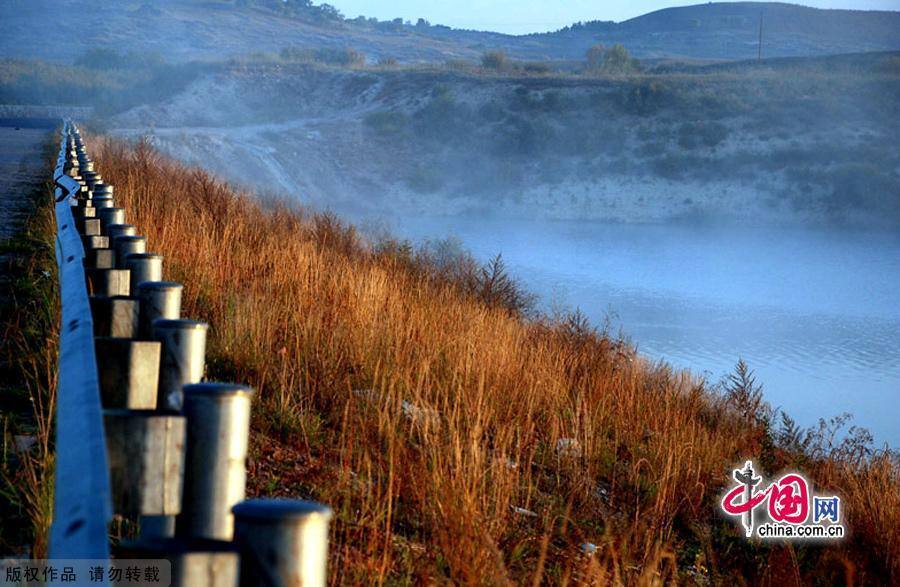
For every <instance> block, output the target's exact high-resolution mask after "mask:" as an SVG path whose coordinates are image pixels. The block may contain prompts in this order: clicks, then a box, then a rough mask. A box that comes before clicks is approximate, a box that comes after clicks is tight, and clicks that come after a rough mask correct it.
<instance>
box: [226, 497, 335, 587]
mask: <svg viewBox="0 0 900 587" xmlns="http://www.w3.org/2000/svg"><path fill="white" fill-rule="evenodd" d="M233 511H234V542H235V544H236V545H237V547H238V549H239V551H240V553H241V585H242V587H245V586H248V585H303V587H310V586H314V587H324V586H325V584H326V579H327V562H328V523H329V521H330V520H331V509H330V508H328V507H326V506H324V505H321V504H319V503H316V502H311V501H300V500H288V499H253V500H248V501H244V502H242V503H239V504H238V505H236V506H234V509H233Z"/></svg>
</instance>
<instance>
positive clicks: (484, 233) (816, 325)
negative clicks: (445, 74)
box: [389, 217, 900, 447]
mask: <svg viewBox="0 0 900 587" xmlns="http://www.w3.org/2000/svg"><path fill="white" fill-rule="evenodd" d="M389 227H390V229H391V230H392V231H393V232H394V233H395V234H398V235H400V236H403V237H404V238H409V239H412V240H414V241H419V242H421V241H422V240H424V239H435V238H442V237H447V236H453V237H456V238H459V239H460V240H461V241H462V243H463V245H464V246H465V247H466V248H467V249H469V250H470V251H472V252H473V253H474V254H475V255H476V256H477V257H479V258H480V259H487V258H489V257H491V256H493V255H495V254H496V253H498V252H500V253H502V254H503V257H504V259H505V260H506V262H507V265H508V266H509V268H510V269H511V270H512V272H513V273H514V274H515V275H516V276H517V277H519V278H520V279H521V280H522V281H523V282H524V283H525V284H526V285H527V286H528V287H529V288H530V289H531V290H532V291H534V292H536V293H538V294H540V295H541V304H542V306H543V307H544V308H545V309H550V308H553V307H554V306H556V307H562V308H565V309H574V308H576V307H577V308H580V309H581V310H582V311H583V312H585V313H586V314H587V315H588V316H590V317H591V318H592V319H593V320H594V321H595V322H596V323H598V324H601V323H603V322H604V321H605V320H606V319H607V318H609V319H610V320H611V325H612V327H613V328H614V331H618V330H619V329H621V331H622V333H624V334H625V335H626V336H627V337H628V338H630V339H631V340H632V342H634V343H635V344H636V345H637V346H638V348H639V350H640V351H641V352H642V353H644V354H645V355H648V356H651V357H654V358H659V359H665V360H667V361H670V362H671V363H673V364H674V365H677V366H681V367H687V368H690V369H692V370H694V371H696V372H698V373H706V374H707V375H708V376H709V377H710V379H713V380H718V379H719V377H721V376H722V375H724V374H726V373H727V372H730V371H731V370H732V369H733V367H734V364H735V363H736V362H737V360H738V358H739V357H743V358H744V360H745V361H747V362H748V363H749V365H750V367H751V368H752V369H753V370H754V371H755V372H756V375H757V379H758V380H759V381H760V382H761V383H762V384H763V386H764V390H765V394H766V397H767V399H768V400H769V402H770V403H772V405H774V406H776V407H781V408H782V409H784V410H785V411H787V412H788V413H789V414H791V415H792V416H793V417H795V418H796V419H797V420H798V421H800V422H801V423H802V424H804V425H812V424H814V423H815V422H816V421H817V420H818V418H820V417H831V416H834V415H837V414H840V413H842V412H851V413H852V414H853V415H854V420H853V423H855V424H858V425H862V426H865V427H867V428H869V429H870V430H871V431H872V432H873V434H874V435H875V439H876V442H879V443H884V442H888V443H890V444H891V445H892V446H894V447H898V446H900V425H898V419H900V293H898V292H900V236H898V235H894V234H888V233H876V234H872V233H862V232H833V231H826V230H813V229H785V228H778V229H775V228H765V229H749V228H734V227H730V228H723V227H710V226H684V225H674V226H673V225H621V224H603V223H589V222H528V221H525V222H523V221H509V220H489V219H472V218H459V217H455V218H453V217H451V218H447V217H441V218H415V219H409V218H407V219H395V220H392V221H390V223H389Z"/></svg>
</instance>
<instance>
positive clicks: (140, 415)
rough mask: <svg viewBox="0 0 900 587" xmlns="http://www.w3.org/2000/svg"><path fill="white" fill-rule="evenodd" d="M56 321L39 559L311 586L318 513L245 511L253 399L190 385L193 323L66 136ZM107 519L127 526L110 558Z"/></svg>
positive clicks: (202, 337) (223, 581)
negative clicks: (131, 529) (47, 492)
mask: <svg viewBox="0 0 900 587" xmlns="http://www.w3.org/2000/svg"><path fill="white" fill-rule="evenodd" d="M54 180H55V181H56V185H57V186H58V187H57V189H56V221H57V239H56V251H57V261H58V263H59V275H60V291H61V300H62V323H61V325H60V326H61V328H60V358H59V389H58V396H57V413H56V418H57V442H56V451H57V453H56V459H57V463H56V479H55V498H54V521H53V525H52V528H51V540H50V556H51V558H52V559H54V560H56V559H70V560H71V559H82V560H86V559H90V560H91V561H92V562H94V563H96V562H97V561H108V560H109V559H110V555H111V554H112V555H113V557H123V558H129V559H140V558H147V557H150V558H165V559H168V560H169V561H170V562H171V564H172V566H171V568H172V574H171V579H172V582H173V584H175V585H190V586H191V587H194V586H198V587H202V586H203V585H216V586H217V587H219V586H226V585H235V586H237V585H241V586H249V585H324V584H325V582H326V561H327V558H328V557H327V554H328V546H327V545H328V524H329V520H330V517H331V510H330V509H328V508H327V507H326V506H323V505H320V504H317V503H314V502H308V501H302V500H283V499H278V500H267V499H251V500H245V499H244V497H245V485H246V466H245V461H246V456H247V445H248V436H249V427H250V403H251V397H252V394H253V392H252V390H251V389H250V388H248V387H247V386H244V385H239V384H233V383H214V382H202V381H201V380H202V379H203V375H204V364H205V360H204V355H205V350H206V332H207V325H206V324H204V323H202V322H197V321H195V320H186V319H182V318H181V317H180V313H181V291H182V286H181V284H177V283H172V282H166V281H162V277H163V258H162V256H160V255H156V254H152V253H147V251H146V244H147V241H146V238H144V237H142V236H140V235H138V234H137V227H135V226H132V225H130V224H126V222H125V210H124V209H122V208H117V207H115V201H114V197H113V186H111V185H109V184H106V183H104V182H103V179H102V177H101V175H100V174H99V173H98V172H97V171H96V170H95V169H94V163H93V161H92V160H91V159H90V157H89V156H88V155H87V151H86V149H85V147H84V143H83V141H82V139H81V136H80V134H79V132H78V129H77V127H75V125H74V124H72V123H71V122H70V121H68V120H67V121H65V123H64V126H63V132H62V144H61V146H60V156H59V159H58V161H57V166H56V170H55V172H54ZM113 514H115V515H117V516H122V517H123V518H125V519H128V520H130V521H132V522H133V523H134V524H135V525H137V526H138V527H139V528H140V532H139V536H138V538H137V539H136V540H133V541H130V542H126V543H121V544H120V545H119V546H118V547H117V549H116V550H115V551H113V552H112V553H111V552H110V547H109V539H108V525H109V522H110V521H111V520H112V519H113Z"/></svg>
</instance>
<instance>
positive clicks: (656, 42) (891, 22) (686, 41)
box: [536, 2, 900, 59]
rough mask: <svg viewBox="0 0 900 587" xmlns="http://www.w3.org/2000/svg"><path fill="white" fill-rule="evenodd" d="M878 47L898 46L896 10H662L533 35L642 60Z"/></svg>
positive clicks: (752, 5) (752, 6)
mask: <svg viewBox="0 0 900 587" xmlns="http://www.w3.org/2000/svg"><path fill="white" fill-rule="evenodd" d="M760 23H762V37H763V45H762V49H763V56H764V57H801V56H814V55H833V54H839V53H861V52H869V51H886V50H893V49H897V48H898V46H900V12H891V11H863V10H844V9H820V8H810V7H807V6H800V5H797V4H785V3H778V2H733V3H732V2H716V3H709V4H698V5H694V6H685V7H679V8H664V9H662V10H657V11H655V12H651V13H648V14H645V15H643V16H639V17H636V18H632V19H629V20H626V21H623V22H621V23H615V22H611V21H592V22H587V23H578V24H575V25H572V26H570V27H566V28H565V29H562V30H560V31H557V32H555V33H545V34H543V35H536V36H541V37H544V38H547V39H554V41H556V42H557V43H559V42H563V40H565V39H567V40H570V41H573V40H574V41H577V44H578V45H583V44H584V43H585V42H587V40H588V39H593V40H598V41H606V42H608V43H612V42H617V43H622V44H624V45H626V46H627V47H628V48H629V50H630V51H631V52H632V53H633V54H635V55H637V56H642V57H678V56H687V57H695V58H707V59H745V58H747V57H751V56H756V50H757V48H758V42H759V32H760V30H759V29H760Z"/></svg>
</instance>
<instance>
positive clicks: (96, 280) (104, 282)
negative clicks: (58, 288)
mask: <svg viewBox="0 0 900 587" xmlns="http://www.w3.org/2000/svg"><path fill="white" fill-rule="evenodd" d="M93 238H106V237H93ZM84 273H85V277H86V278H87V282H88V295H95V296H109V297H112V296H127V295H128V294H129V291H130V290H129V288H130V281H131V276H130V275H129V274H130V272H129V271H128V270H127V269H85V270H84Z"/></svg>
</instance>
